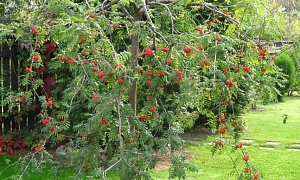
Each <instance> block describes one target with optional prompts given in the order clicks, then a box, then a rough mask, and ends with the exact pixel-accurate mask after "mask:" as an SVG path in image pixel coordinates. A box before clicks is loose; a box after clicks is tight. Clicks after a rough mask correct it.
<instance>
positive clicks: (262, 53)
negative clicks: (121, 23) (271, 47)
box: [259, 49, 267, 57]
mask: <svg viewBox="0 0 300 180" xmlns="http://www.w3.org/2000/svg"><path fill="white" fill-rule="evenodd" d="M259 55H260V56H262V57H265V56H266V55H267V49H260V50H259Z"/></svg>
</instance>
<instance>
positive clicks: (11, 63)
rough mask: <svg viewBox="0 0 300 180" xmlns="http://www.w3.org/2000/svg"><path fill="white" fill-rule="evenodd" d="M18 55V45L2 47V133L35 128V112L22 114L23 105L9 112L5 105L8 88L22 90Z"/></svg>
mask: <svg viewBox="0 0 300 180" xmlns="http://www.w3.org/2000/svg"><path fill="white" fill-rule="evenodd" d="M17 56H18V51H17V45H13V46H12V47H11V48H10V47H9V46H6V45H4V46H2V47H0V82H1V86H0V88H1V91H0V101H1V103H0V108H1V109H0V111H1V114H0V135H1V134H2V135H4V134H5V133H7V132H12V131H15V130H19V129H22V128H27V129H29V130H30V129H33V125H34V116H36V113H34V112H27V113H26V115H24V114H22V115H20V113H19V112H20V108H21V106H19V107H17V108H15V109H14V110H13V113H8V106H7V105H6V106H5V105H3V101H4V99H5V98H6V96H7V92H6V90H12V91H14V92H16V93H17V92H18V91H19V90H20V86H19V79H18V77H19V75H20V74H18V72H17V68H18V66H19V63H18V58H17Z"/></svg>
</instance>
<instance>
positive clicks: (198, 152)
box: [0, 97, 300, 180]
mask: <svg viewBox="0 0 300 180" xmlns="http://www.w3.org/2000/svg"><path fill="white" fill-rule="evenodd" d="M258 109H259V110H262V109H265V110H264V111H249V112H248V113H246V114H245V115H244V119H245V120H246V122H247V130H246V134H245V135H244V136H243V137H242V139H252V140H254V143H252V144H250V146H249V147H247V148H243V149H245V151H246V152H247V153H249V155H250V162H251V163H253V164H255V165H257V166H258V167H259V168H260V169H261V172H260V173H262V174H263V176H264V179H265V180H296V179H300V171H299V167H300V151H288V150H286V147H291V144H293V143H300V131H299V130H300V111H299V110H300V97H287V98H286V99H285V102H284V103H279V104H276V106H275V105H274V104H269V105H267V106H263V105H258ZM282 114H287V115H288V119H287V122H286V124H283V122H282V121H283V118H282V117H281V115H282ZM214 138H215V137H214V136H209V137H208V138H206V140H204V141H201V142H199V143H198V144H190V143H189V144H186V148H187V149H188V151H189V152H190V154H191V156H192V158H190V159H189V160H190V161H191V162H192V163H193V164H195V165H197V166H198V167H199V172H198V173H189V174H188V179H189V180H191V179H194V180H203V179H205V180H215V179H218V180H234V179H236V176H233V175H232V172H235V169H234V168H233V163H232V161H231V159H230V157H229V156H228V154H227V153H229V152H230V150H231V148H230V147H227V148H225V149H224V151H222V152H217V153H216V154H215V155H214V156H212V154H211V146H210V145H207V144H206V142H210V141H212V139H214ZM267 141H278V142H280V143H281V144H280V145H267V146H269V147H274V149H273V150H265V149H260V146H266V142H267ZM231 155H232V157H233V158H234V159H236V166H237V170H238V171H239V172H241V171H242V170H243V169H244V167H245V162H243V161H242V159H241V157H242V155H241V152H240V151H236V152H235V153H232V154H231ZM5 157H8V158H9V159H11V160H12V162H13V161H15V160H16V158H15V157H9V156H0V171H1V170H2V169H3V168H5V167H6V164H5V162H4V159H5ZM49 168H51V167H49ZM14 172H16V169H14V167H11V168H9V169H7V170H6V171H4V172H3V174H2V175H0V177H1V178H0V179H1V180H2V179H5V178H6V177H8V176H9V175H11V174H12V173H14ZM73 173H74V171H73V170H72V169H66V170H64V171H63V173H62V174H61V175H60V177H59V179H62V180H63V179H68V178H66V177H67V176H68V175H72V174H73ZM151 174H152V175H153V178H154V179H155V180H165V179H168V178H167V177H168V170H167V169H162V170H157V169H156V170H155V171H152V172H151ZM25 177H26V178H24V179H30V180H31V179H32V180H35V179H38V180H43V179H47V180H48V179H51V175H50V174H48V172H47V171H45V172H41V173H30V177H28V176H25ZM52 179H54V178H52ZM109 179H111V180H113V179H117V178H115V177H113V178H109Z"/></svg>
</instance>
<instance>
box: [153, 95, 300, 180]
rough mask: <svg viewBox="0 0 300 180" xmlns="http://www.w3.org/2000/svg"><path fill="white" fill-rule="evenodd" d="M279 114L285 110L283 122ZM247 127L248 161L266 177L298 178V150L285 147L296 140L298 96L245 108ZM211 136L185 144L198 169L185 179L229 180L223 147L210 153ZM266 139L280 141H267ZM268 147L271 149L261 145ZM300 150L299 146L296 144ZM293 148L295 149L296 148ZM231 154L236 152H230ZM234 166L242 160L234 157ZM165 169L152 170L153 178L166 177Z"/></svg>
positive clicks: (279, 179)
mask: <svg viewBox="0 0 300 180" xmlns="http://www.w3.org/2000/svg"><path fill="white" fill-rule="evenodd" d="M282 114H287V115H288V118H287V122H286V124H283V118H282V117H281V116H282ZM244 119H245V120H246V122H247V131H246V134H245V135H244V136H243V137H242V139H251V140H254V142H253V143H251V144H249V147H247V148H245V150H246V151H247V152H248V153H249V155H250V158H251V159H250V162H252V163H254V164H255V165H257V166H258V167H259V168H260V169H261V171H262V173H263V176H264V179H266V180H296V179H300V170H299V167H300V151H288V150H286V148H297V146H292V145H293V144H300V97H286V98H285V102H283V103H278V104H276V105H274V104H269V105H267V106H263V105H258V111H249V112H248V113H246V114H245V115H244ZM213 138H214V137H208V138H207V139H206V140H205V141H201V142H199V143H198V144H187V147H188V150H189V151H190V152H191V153H192V154H193V157H194V158H192V162H193V163H194V164H196V165H197V166H198V167H199V172H198V173H193V174H189V178H188V179H195V180H198V179H199V180H202V179H205V180H215V179H218V180H231V179H236V177H234V176H232V174H231V173H232V172H233V170H234V168H233V163H232V162H231V160H230V158H229V156H228V155H227V152H226V151H230V150H229V148H228V149H227V150H225V151H224V152H222V153H221V154H215V155H214V156H213V157H212V156H211V147H210V145H207V144H205V142H210V141H211V140H212V139H213ZM269 141H276V142H280V144H277V145H274V144H268V143H267V142H269ZM261 146H263V147H272V148H274V149H272V150H266V149H262V148H261ZM298 148H299V150H300V147H298ZM296 150H297V149H296ZM233 156H234V158H239V157H240V156H239V155H235V154H233ZM237 167H238V170H240V171H242V170H243V167H244V162H243V161H242V160H241V159H238V161H237ZM167 175H168V174H167V170H162V171H154V172H153V176H154V179H156V180H163V179H166V177H167Z"/></svg>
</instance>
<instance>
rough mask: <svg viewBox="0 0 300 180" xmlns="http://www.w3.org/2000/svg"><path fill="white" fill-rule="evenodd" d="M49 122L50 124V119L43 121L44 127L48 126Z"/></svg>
mask: <svg viewBox="0 0 300 180" xmlns="http://www.w3.org/2000/svg"><path fill="white" fill-rule="evenodd" d="M49 122H50V120H49V119H42V124H43V125H46V124H48V123H49Z"/></svg>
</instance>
